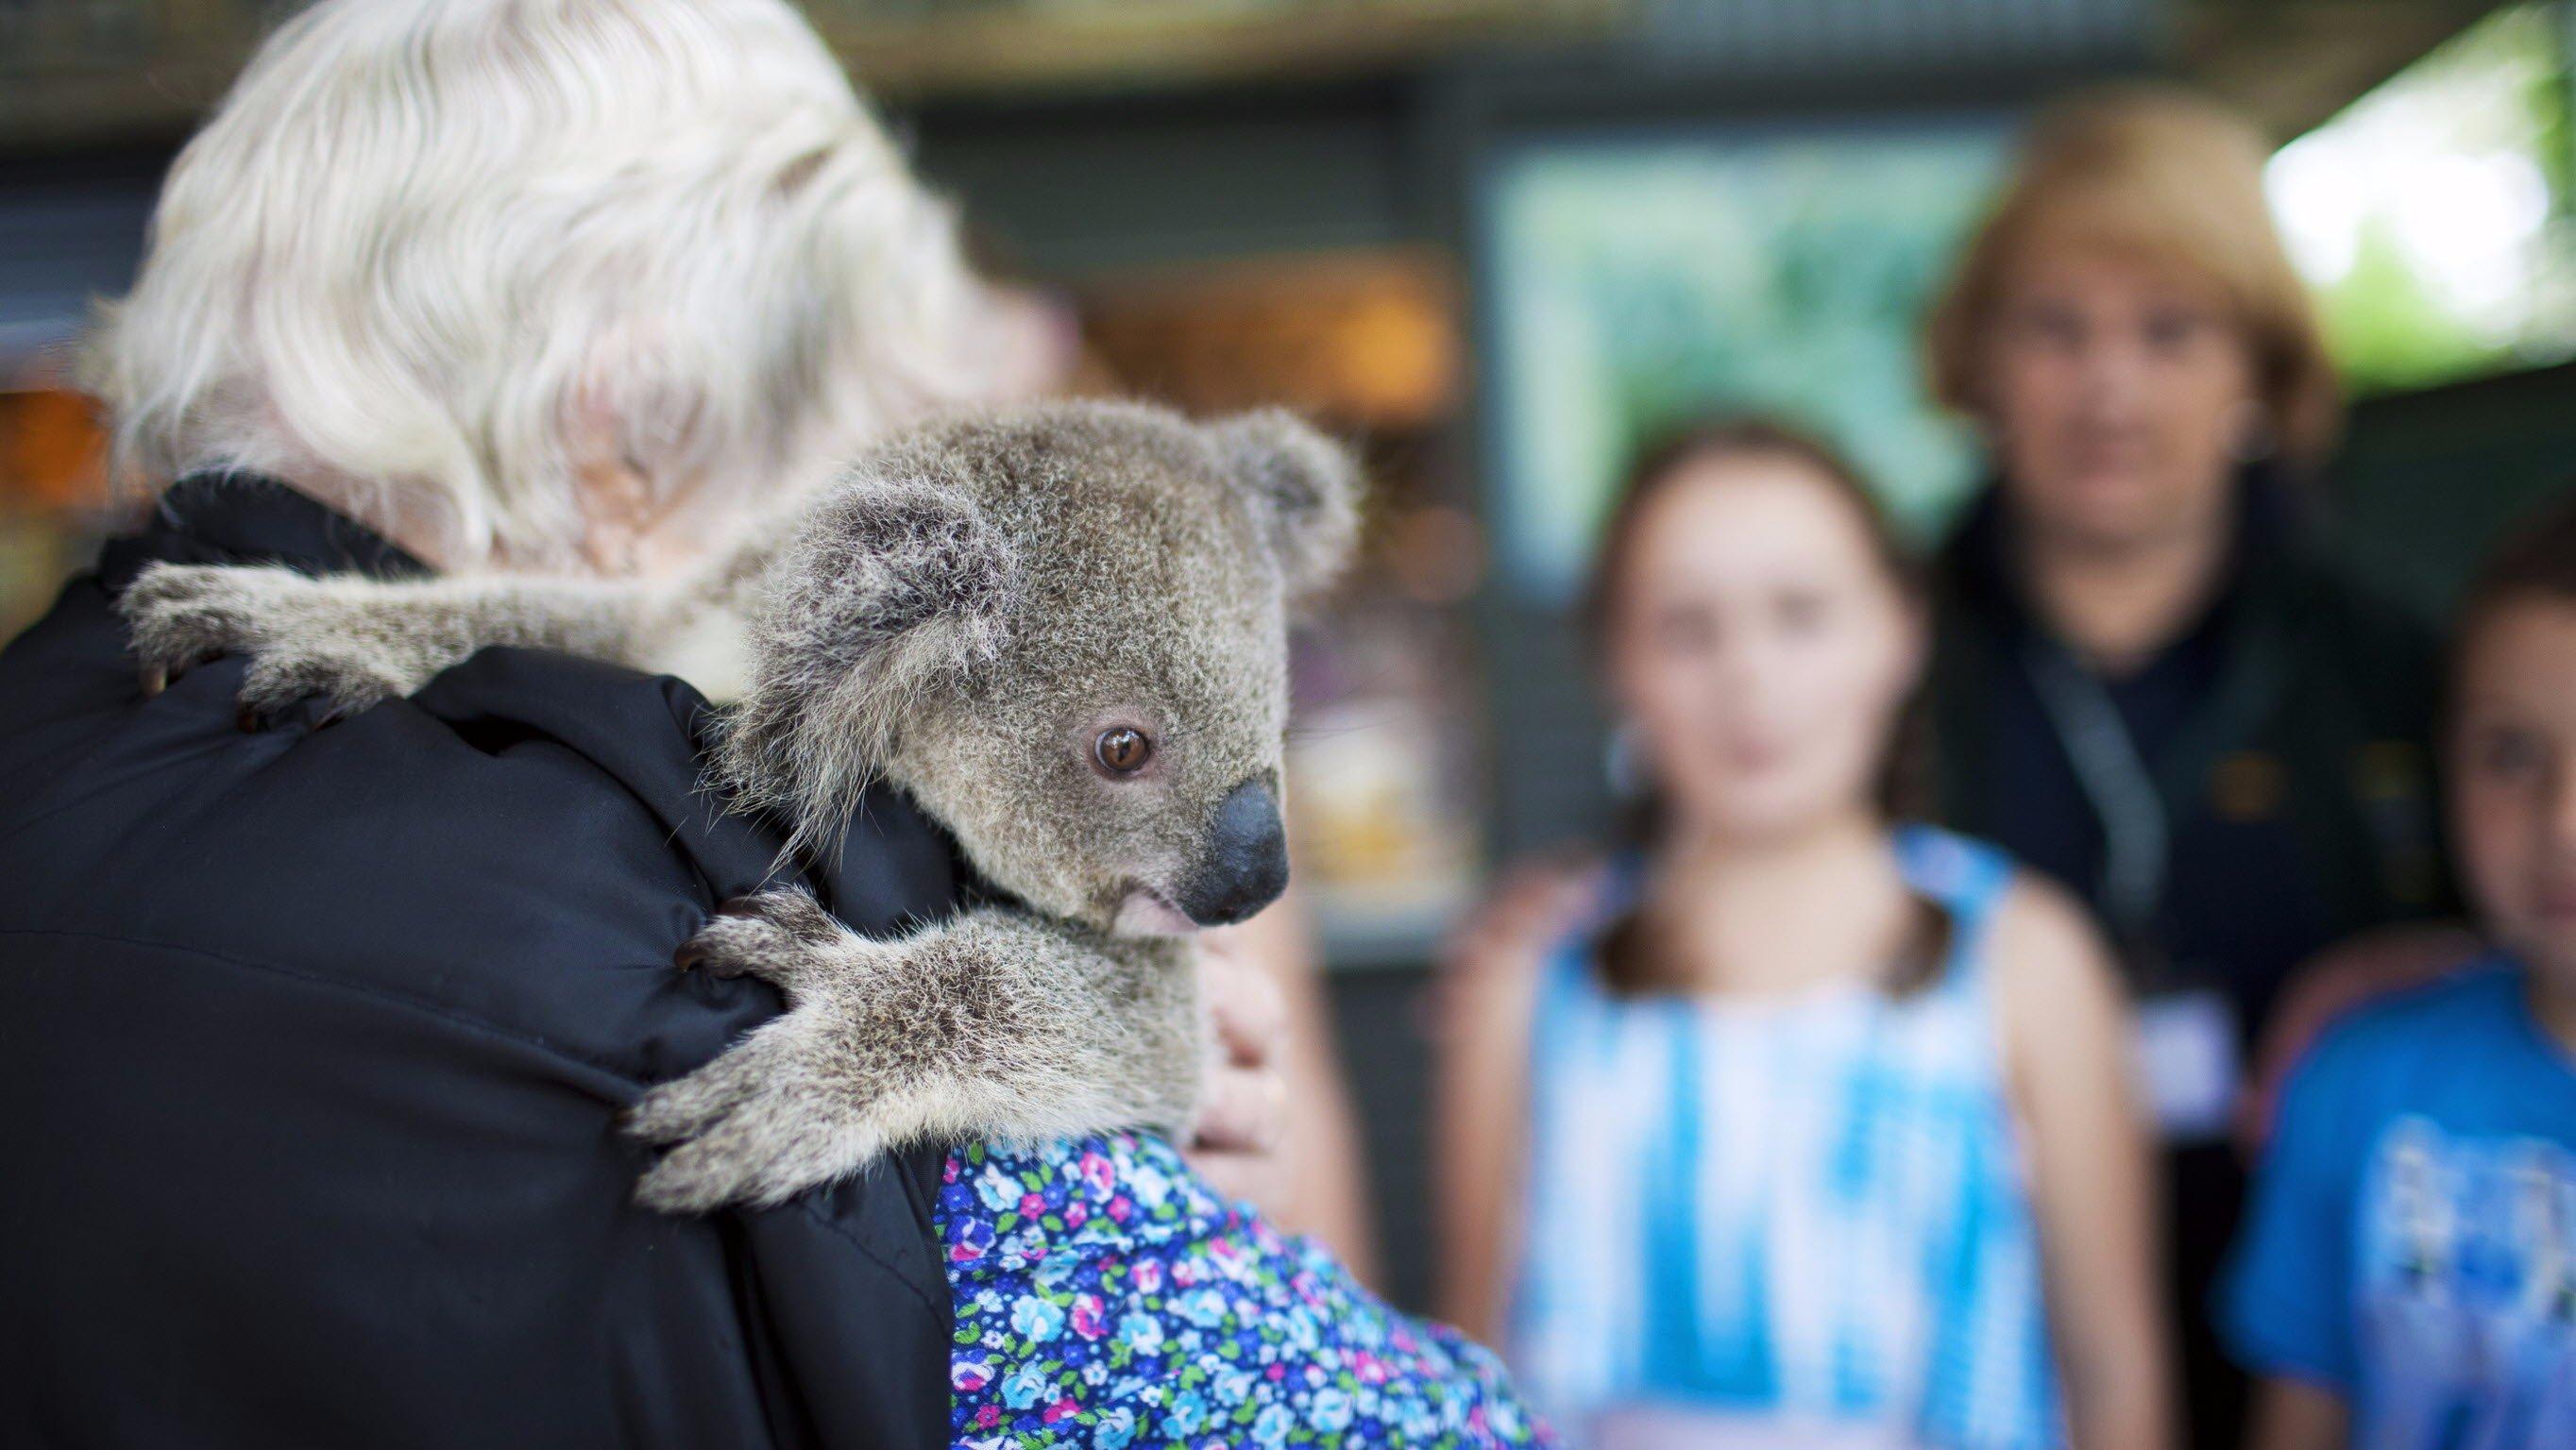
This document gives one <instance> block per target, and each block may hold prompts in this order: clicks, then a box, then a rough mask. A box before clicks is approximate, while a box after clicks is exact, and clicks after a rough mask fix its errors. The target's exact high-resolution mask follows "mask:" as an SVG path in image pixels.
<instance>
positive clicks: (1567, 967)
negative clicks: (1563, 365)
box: [1439, 425, 2166, 1447]
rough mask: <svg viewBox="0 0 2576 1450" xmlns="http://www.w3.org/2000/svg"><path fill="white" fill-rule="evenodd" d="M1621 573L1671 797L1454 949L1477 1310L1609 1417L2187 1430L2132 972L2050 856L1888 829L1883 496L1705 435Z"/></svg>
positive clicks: (1596, 1417) (1644, 470)
mask: <svg viewBox="0 0 2576 1450" xmlns="http://www.w3.org/2000/svg"><path fill="white" fill-rule="evenodd" d="M1591 603H1592V610H1591V615H1592V620H1591V622H1592V625H1593V629H1594V639H1595V642H1596V646H1597V648H1598V649H1599V651H1600V654H1601V658H1602V663H1603V665H1604V672H1605V675H1606V678H1607V684H1608V687H1609V692H1610V694H1611V697H1612V699H1613V700H1614V702H1615V704H1616V706H1617V709H1618V713H1619V715H1620V717H1621V718H1622V720H1623V722H1624V724H1623V736H1624V747H1625V748H1626V749H1627V751H1628V752H1629V753H1630V754H1631V756H1632V757H1633V763H1634V767H1635V770H1636V772H1637V773H1638V775H1639V776H1640V777H1642V781H1643V784H1644V786H1645V795H1646V799H1647V802H1648V805H1647V808H1646V810H1645V812H1644V816H1645V819H1644V822H1643V826H1644V829H1643V830H1642V831H1641V832H1640V838H1639V843H1638V845H1637V847H1636V848H1635V849H1633V850H1630V851H1627V852H1624V853H1622V854H1620V855H1618V856H1617V857H1615V858H1614V859H1613V861H1612V862H1611V863H1610V864H1609V865H1608V866H1607V867H1606V868H1605V869H1602V870H1600V871H1597V872H1593V873H1590V874H1589V876H1588V877H1587V878H1585V879H1582V880H1579V881H1573V880H1566V879H1543V878H1533V879H1531V880H1527V881H1524V882H1523V883H1522V884H1521V885H1519V886H1517V887H1515V888H1513V889H1511V890H1508V891H1506V892H1505V893H1504V895H1503V896H1502V898H1501V899H1500V900H1499V901H1498V902H1497V903H1496V904H1495V906H1494V907H1493V908H1492V909H1491V910H1490V911H1489V912H1488V913H1487V915H1486V917H1485V919H1484V920H1483V922H1482V923H1481V925H1480V926H1479V927H1478V928H1477V929H1476V930H1475V931H1474V932H1473V933H1471V935H1470V936H1469V937H1468V938H1467V939H1466V940H1465V941H1464V942H1463V943H1462V945H1461V946H1460V948H1459V950H1458V952H1457V958H1458V961H1457V966H1458V969H1459V978H1458V987H1457V999H1456V1004H1455V1005H1456V1009H1457V1018H1456V1020H1455V1022H1454V1023H1453V1024H1452V1027H1453V1030H1452V1032H1451V1036H1450V1041H1449V1043H1448V1057H1447V1060H1446V1062H1445V1064H1444V1067H1443V1084H1442V1089H1443V1098H1442V1103H1441V1121H1440V1127H1439V1131H1440V1134H1441V1146H1442V1148H1443V1149H1444V1151H1445V1162H1444V1165H1443V1166H1444V1180H1445V1181H1444V1182H1443V1184H1442V1187H1443V1189H1444V1190H1445V1201H1444V1204H1443V1213H1444V1215H1445V1220H1446V1222H1445V1225H1444V1227H1445V1229H1446V1235H1445V1251H1446V1263H1445V1265H1444V1267H1445V1270H1446V1289H1447V1294H1448V1300H1447V1303H1446V1304H1445V1305H1444V1308H1445V1309H1446V1310H1447V1311H1448V1312H1449V1313H1450V1314H1451V1315H1452V1316H1453V1317H1455V1318H1456V1319H1457V1320H1458V1321H1459V1322H1460V1323H1461V1324H1462V1325H1464V1326H1466V1327H1467V1328H1468V1329H1469V1331H1470V1332H1471V1333H1475V1334H1479V1335H1485V1336H1492V1337H1498V1338H1500V1339H1501V1340H1502V1341H1503V1342H1504V1343H1505V1344H1506V1345H1507V1346H1508V1357H1510V1358H1511V1359H1512V1360H1513V1362H1514V1364H1515V1368H1516V1372H1517V1373H1518V1374H1519V1375H1520V1376H1521V1378H1522V1383H1523V1388H1524V1389H1525V1391H1526V1392H1527V1393H1528V1394H1529V1395H1530V1396H1531V1398H1532V1400H1533V1402H1534V1404H1536V1405H1537V1406H1538V1407H1539V1408H1540V1409H1542V1410H1543V1411H1545V1412H1547V1413H1550V1414H1552V1415H1553V1416H1555V1417H1556V1419H1557V1421H1558V1423H1559V1425H1560V1427H1561V1428H1562V1429H1563V1430H1564V1432H1565V1433H1566V1434H1567V1435H1568V1436H1569V1438H1571V1439H1574V1440H1576V1441H1578V1442H1588V1443H1590V1444H1592V1445H1595V1446H1603V1447H1609V1446H1633V1445H1657V1444H1679V1443H1684V1442H1685V1441H1687V1443H1690V1444H1692V1445H1698V1446H1707V1445H1728V1446H1734V1445H1749V1444H1772V1443H1794V1444H1798V1445H1831V1446H1846V1445H1849V1446H1858V1445H1868V1446H1882V1445H1899V1444H1907V1445H1918V1444H1919V1445H1934V1446H1978V1447H1988V1446H1992V1447H2005V1446H2048V1445H2058V1444H2063V1443H2066V1442H2067V1440H2068V1436H2069V1428H2070V1425H2071V1428H2072V1431H2073V1435H2074V1439H2075V1442H2076V1443H2079V1444H2082V1445H2085V1446H2087V1447H2107V1446H2153V1445H2159V1444H2161V1443H2163V1442H2164V1440H2165V1428H2164V1427H2165V1416H2166V1406H2165V1403H2164V1395H2165V1387H2164V1374H2165V1370H2164V1365H2163V1363H2162V1361H2161V1358H2160V1356H2161V1353H2162V1350H2161V1343H2162V1340H2161V1335H2160V1333H2159V1327H2160V1326H2159V1320H2158V1313H2159V1311H2158V1306H2157V1296H2156V1289H2155V1275H2154V1272H2153V1270H2152V1266H2151V1264H2150V1249H2149V1244H2150V1241H2151V1239H2152V1237H2153V1233H2152V1223H2151V1210H2150V1208H2149V1204H2150V1203H2151V1201H2152V1198H2153V1194H2152V1186H2151V1184H2150V1182H2149V1177H2148V1166H2147V1163H2148V1158H2147V1149H2146V1144H2145V1139H2144V1136H2143V1134H2142V1130H2141V1128H2140V1126H2139V1122H2138V1118H2137V1115H2136V1112H2135V1110H2134V1108H2133V1105H2132V1103H2131V1101H2130V1093H2129V1087H2128V1079H2127V1077H2126V1061H2127V1058H2126V1049H2125V1041H2126V1039H2125V1036H2124V1032H2125V1023H2124V1019H2123V1016H2122V1008H2121V1005H2120V1000H2119V997H2118V993H2117V991H2116V989H2115V987H2114V985H2113V982H2112V978H2111V974H2110V967H2109V964H2108V962H2107V960H2106V957H2105V954H2104V951H2103V948H2102V946H2101V944H2100V943H2099V942H2098V941H2097V940H2096V938H2095V936H2094V933H2093V931H2092V929H2091V928H2090V927H2089V926H2088V925H2087V924H2086V922H2085V919H2084V918H2083V916H2082V915H2081V914H2080V912H2079V911H2078V910H2077V909H2076V908H2074V907H2073V906H2072V905H2071V904H2070V903H2069V902H2068V901H2067V900H2066V899H2065V898H2064V897H2063V896H2062V895H2060V894H2059V893H2058V892H2056V891H2055V890H2054V889H2052V888H2049V887H2047V886H2044V885H2042V884H2041V883H2039V882H2037V881H2034V880H2032V879H2030V878H2028V877H2026V876H2023V875H2021V874H2019V873H2017V872H2015V871H2014V870H2013V869H2012V868H2011V867H2010V866H2009V864H2008V863H2007V862H2006V861H2005V859H2004V858H2003V857H2002V856H2001V855H2000V854H1999V853H1997V852H1996V851H1994V850H1993V849H1991V848H1989V847H1986V846H1984V845H1981V844H1978V843H1976V842H1973V841H1969V840H1966V839H1963V838H1960V837H1956V836H1950V835H1945V834H1942V833H1940V832H1937V831H1933V830H1930V829H1926V828H1923V827H1920V826H1913V825H1905V824H1899V823H1896V822H1893V821H1891V820H1890V818H1889V815H1888V808H1887V796H1888V787H1889V785H1890V783H1891V778H1892V776H1893V774H1894V771H1893V769H1892V766H1893V763H1894V757H1895V755H1896V752H1895V750H1894V742H1895V737H1896V736H1897V735H1898V733H1899V725H1900V721H1901V720H1902V719H1903V718H1904V717H1905V716H1906V715H1907V713H1908V710H1907V706H1908V701H1909V698H1910V697H1911V696H1912V695H1913V694H1914V692H1915V688H1916V685H1917V682H1918V677H1919V675H1920V672H1921V669H1922V663H1923V654H1924V645H1925V641H1924V632H1923V617H1922V607H1921V601H1920V598H1919V595H1918V593H1917V589H1916V585H1915V582H1914V580H1913V577H1912V575H1911V573H1910V571H1909V569H1908V568H1907V565H1906V562H1905V560H1904V559H1903V558H1902V556H1901V555H1900V553H1899V550H1898V548H1897V546H1896V545H1895V543H1894V542H1893V541H1892V539H1891V537H1890V535H1889V534H1888V532H1887V529H1886V526H1885V523H1884V521H1883V519H1882V518H1881V516H1880V515H1879V514H1878V512H1877V511H1876V509H1875V507H1874V505H1873V504H1872V502H1871V500H1870V498H1869V496H1868V494H1867V493H1866V491H1865V490H1864V489H1863V488H1862V486H1861V485H1860V484H1859V483H1858V482H1857V481H1856V480H1855V478H1854V477H1853V475H1852V474H1851V473H1850V472H1849V471H1848V470H1847V469H1846V468H1845V467H1844V466H1843V465H1842V464H1841V463H1839V462H1838V461H1836V460H1835V459H1834V458H1833V457H1831V456H1830V455H1829V454H1828V453H1826V452H1825V451H1824V450H1823V449H1821V448H1819V447H1818V446H1816V445H1815V444H1813V443H1810V442H1808V441H1806V440H1804V439H1802V438H1799V437H1797V436H1795V435H1793V434H1790V433H1788V432H1785V431H1781V430H1778V429H1775V428H1771V427H1767V426H1761V425H1734V426H1725V427H1716V428H1710V429H1706V430H1703V431H1699V432H1695V433H1692V434H1689V435H1687V436H1685V437H1683V438H1681V439H1680V440H1678V441H1676V442H1674V443H1672V444H1670V445H1668V446H1666V447H1665V448H1663V449H1661V450H1659V451H1657V452H1655V453H1653V454H1651V455H1649V456H1648V457H1647V458H1646V459H1645V460H1644V461H1643V463H1642V464H1641V465H1640V466H1639V467H1638V468H1637V470H1636V472H1635V474H1634V477H1633V479H1632V481H1631V483H1630V485H1629V488H1628V491H1627V493H1626V495H1625V497H1624V498H1623V499H1622V501H1621V502H1620V503H1619V505H1618V507H1617V508H1616V510H1615V512H1614V514H1613V515H1612V518H1611V521H1610V525H1609V529H1608V533H1607V536H1606V540H1605V544H1604V547H1603V550H1602V555H1601V561H1600V566H1599V570H1598V573H1597V575H1596V578H1595V581H1594V591H1593V597H1592V601H1591Z"/></svg>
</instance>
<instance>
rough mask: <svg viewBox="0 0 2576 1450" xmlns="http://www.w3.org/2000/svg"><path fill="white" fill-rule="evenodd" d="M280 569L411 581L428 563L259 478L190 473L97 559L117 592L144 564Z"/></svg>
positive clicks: (423, 572)
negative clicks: (271, 566) (270, 566)
mask: <svg viewBox="0 0 2576 1450" xmlns="http://www.w3.org/2000/svg"><path fill="white" fill-rule="evenodd" d="M158 561H169V562H175V563H187V564H283V565H285V566H286V567H288V568H291V569H296V570H299V571H301V572H303V573H307V574H349V573H357V574H369V575H373V576H375V577H377V578H380V579H414V578H420V577H423V576H425V575H428V574H429V573H431V572H432V571H431V569H430V567H429V566H428V565H427V564H424V563H422V562H421V561H420V560H418V559H416V558H414V557H412V556H411V555H410V554H408V553H405V552H404V551H403V550H402V549H400V548H398V547H396V546H395V545H394V544H393V543H392V542H391V541H390V540H387V539H386V538H385V537H384V536H382V535H380V534H378V533H376V532H375V531H374V530H372V529H369V528H368V527H366V526H365V525H363V524H360V523H358V522H357V521H355V520H353V519H351V518H349V517H347V516H346V515H343V514H340V513H336V512H334V511H333V510H332V509H331V508H330V507H329V506H327V505H325V504H322V503H320V502H318V501H316V500H314V499H312V498H309V497H307V496H305V495H304V494H301V493H298V492H296V491H295V490H294V489H292V488H290V487H288V486H287V485H286V484H284V483H281V482H279V481H278V480H276V479H274V478H269V477H267V476H265V475H262V474H256V473H241V472H224V473H195V474H190V475H189V476H187V477H185V478H182V479H180V480H179V481H178V482H177V483H174V484H172V485H170V487H169V488H168V490H166V491H165V492H163V493H162V495H161V497H160V500H159V501H158V503H156V504H155V505H154V507H153V510H152V516H151V518H150V519H149V520H148V521H146V523H145V524H144V527H143V529H142V531H141V532H140V533H137V534H134V535H132V536H130V537H127V538H123V539H119V540H117V541H116V542H115V543H112V544H110V545H109V546H108V547H107V549H106V550H105V551H104V552H103V553H102V554H101V556H100V560H99V573H100V576H101V577H102V578H103V579H104V580H105V582H106V583H107V585H108V587H110V588H111V589H122V588H124V587H125V585H126V584H127V583H129V582H131V581H132V579H133V577H134V576H135V575H136V574H138V573H140V572H142V570H143V567H144V566H145V565H146V564H149V563H154V562H158Z"/></svg>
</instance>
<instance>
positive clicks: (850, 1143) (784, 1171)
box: [626, 1009, 886, 1213]
mask: <svg viewBox="0 0 2576 1450" xmlns="http://www.w3.org/2000/svg"><path fill="white" fill-rule="evenodd" d="M829 1028H830V1023H829V1022H828V1020H827V1019H825V1018H824V1017H823V1016H821V1015H820V1014H818V1013H814V1012H813V1011H812V1009H807V1010H805V1011H799V1012H791V1013H789V1014H788V1015H787V1016H785V1017H781V1018H779V1019H778V1020H776V1021H774V1022H772V1023H770V1024H769V1025H767V1026H765V1027H763V1028H761V1029H760V1030H759V1031H757V1032H754V1033H753V1034H752V1035H751V1036H750V1037H749V1038H747V1039H745V1040H744V1042H743V1043H742V1044H741V1045H740V1046H738V1047H736V1048H734V1049H733V1050H732V1051H730V1052H727V1053H726V1054H725V1055H724V1056H722V1057H719V1058H717V1059H716V1060H715V1061H714V1062H712V1063H709V1064H708V1065H707V1066H705V1067H704V1068H701V1069H699V1070H698V1071H697V1072H694V1073H691V1074H690V1075H689V1076H687V1077H684V1078H682V1079H680V1080H679V1081H678V1082H674V1083H669V1084H666V1085H664V1086H662V1087H658V1088H655V1089H654V1090H653V1091H651V1092H649V1093H646V1094H645V1095H644V1098H643V1100H642V1101H641V1102H639V1103H637V1104H636V1105H635V1108H634V1110H633V1112H631V1113H630V1114H629V1115H628V1117H627V1121H626V1131H627V1133H628V1134H629V1136H632V1137H635V1138H638V1139H640V1140H642V1141H644V1142H648V1143H676V1144H678V1146H677V1147H674V1148H673V1149H672V1150H671V1151H670V1153H669V1154H667V1155H665V1156H664V1157H663V1159H662V1161H661V1162H659V1163H657V1164H655V1165H654V1166H653V1168H652V1169H651V1170H650V1171H649V1172H647V1173H646V1174H645V1175H644V1177H643V1179H642V1180H641V1181H640V1182H638V1183H637V1184H636V1187H635V1200H636V1202H638V1203H641V1204H642V1205H644V1206H645V1207H646V1208H650V1209H655V1210H658V1211H660V1212H663V1213H704V1212H707V1211H708V1210H710V1209H715V1208H720V1207H722V1206H724V1205H725V1204H728V1203H751V1204H757V1205H760V1206H762V1207H767V1206H770V1205H773V1204H777V1203H782V1202H784V1201H786V1200H787V1199H789V1198H792V1197H794V1196H795V1195H797V1194H799V1193H802V1192H804V1191H805V1190H806V1189H809V1188H814V1187H818V1186H820V1185H822V1184H825V1183H829V1182H831V1181H832V1180H834V1179H836V1178H840V1177H843V1176H845V1175H847V1174H849V1173H853V1172H855V1171H857V1170H858V1169H861V1168H864V1167H866V1166H867V1165H868V1164H869V1163H870V1162H872V1161H874V1160H875V1159H876V1158H877V1157H878V1156H879V1155H880V1154H882V1153H883V1152H884V1151H885V1148H886V1141H885V1138H884V1136H883V1135H882V1134H880V1133H879V1132H877V1131H876V1130H875V1129H874V1128H873V1126H872V1125H871V1123H870V1121H869V1117H868V1111H867V1103H866V1102H865V1101H864V1099H863V1095H862V1093H861V1091H860V1090H859V1089H858V1088H857V1086H856V1085H855V1084H850V1083H842V1082H836V1081H835V1080H834V1077H835V1074H833V1073H832V1072H831V1071H830V1069H831V1067H832V1065H833V1061H834V1059H835V1057H836V1056H837V1053H836V1050H835V1049H834V1047H833V1045H832V1043H831V1041H830V1040H829V1039H830V1035H831V1034H830V1031H829Z"/></svg>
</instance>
